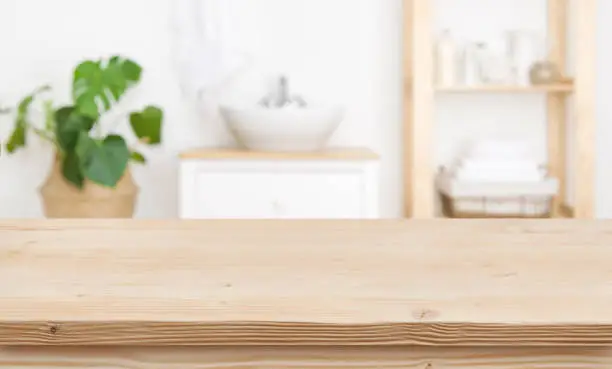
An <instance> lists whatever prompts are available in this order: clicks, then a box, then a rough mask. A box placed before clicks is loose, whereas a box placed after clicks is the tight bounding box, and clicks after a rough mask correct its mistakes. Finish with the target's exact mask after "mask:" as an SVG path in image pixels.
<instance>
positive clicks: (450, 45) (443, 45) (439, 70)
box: [435, 30, 459, 87]
mask: <svg viewBox="0 0 612 369" xmlns="http://www.w3.org/2000/svg"><path fill="white" fill-rule="evenodd" d="M458 60H459V58H458V53H457V45H456V44H455V41H454V40H453V38H452V36H451V33H450V31H449V30H445V31H444V32H442V34H441V35H440V37H439V38H438V41H437V43H436V52H435V64H436V73H435V76H436V78H435V82H436V84H437V86H439V87H453V86H456V85H457V76H458V73H457V64H458Z"/></svg>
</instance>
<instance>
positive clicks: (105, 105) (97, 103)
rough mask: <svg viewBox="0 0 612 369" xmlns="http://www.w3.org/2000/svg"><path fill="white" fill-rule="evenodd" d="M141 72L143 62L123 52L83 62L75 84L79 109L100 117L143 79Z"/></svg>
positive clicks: (84, 113)
mask: <svg viewBox="0 0 612 369" xmlns="http://www.w3.org/2000/svg"><path fill="white" fill-rule="evenodd" d="M141 74H142V68H141V67H140V65H138V64H137V63H136V62H134V61H132V60H129V59H125V58H122V57H120V56H114V57H112V58H110V59H109V60H99V61H91V60H88V61H85V62H83V63H81V64H79V65H78V66H77V67H76V69H75V71H74V79H73V85H72V97H73V99H74V102H75V105H76V107H77V109H78V111H79V112H80V113H81V114H82V115H85V116H88V117H90V118H92V119H94V120H97V119H98V118H99V116H100V115H101V114H102V113H104V112H106V111H108V110H110V108H111V107H112V104H113V103H114V102H117V101H119V100H120V99H121V97H122V96H123V95H124V94H125V92H126V91H127V90H128V89H130V88H131V87H132V86H133V85H135V84H136V83H138V82H139V81H140V77H141Z"/></svg>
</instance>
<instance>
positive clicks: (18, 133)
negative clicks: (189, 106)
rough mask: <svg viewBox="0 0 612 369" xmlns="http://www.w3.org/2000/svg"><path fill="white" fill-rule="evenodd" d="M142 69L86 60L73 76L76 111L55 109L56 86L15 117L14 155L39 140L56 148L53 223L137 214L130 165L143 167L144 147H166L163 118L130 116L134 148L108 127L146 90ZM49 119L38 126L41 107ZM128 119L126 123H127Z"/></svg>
mask: <svg viewBox="0 0 612 369" xmlns="http://www.w3.org/2000/svg"><path fill="white" fill-rule="evenodd" d="M141 74H142V68H141V66H140V65H138V64H137V63H136V62H134V61H132V60H130V59H126V58H123V57H120V56H113V57H111V58H107V59H100V60H87V61H84V62H82V63H80V64H79V65H78V66H77V67H76V68H75V69H74V73H73V82H72V103H71V104H69V105H66V106H59V107H56V106H55V105H54V103H53V102H52V101H51V100H48V99H45V98H44V95H45V92H47V91H49V90H50V87H49V86H43V87H40V88H38V89H36V90H35V91H34V92H33V93H32V94H30V95H28V96H26V97H25V98H23V99H22V100H21V102H20V103H19V104H18V105H17V107H16V108H15V109H13V110H14V127H13V129H12V133H11V134H10V137H9V138H8V140H7V141H6V142H5V144H4V151H5V152H7V153H8V154H13V153H15V152H16V151H18V150H20V149H22V148H25V147H26V145H27V143H28V137H29V136H30V135H31V134H34V135H36V136H38V137H40V138H41V139H43V140H45V141H47V142H49V143H50V144H51V145H52V146H53V148H54V155H55V157H54V160H53V164H52V167H51V170H50V172H49V175H48V177H47V179H46V181H45V182H44V183H43V185H42V187H41V188H40V194H41V198H42V203H43V209H44V213H45V215H46V216H47V217H49V218H129V217H132V216H133V214H134V208H135V204H136V198H137V194H138V187H137V186H136V185H135V183H134V181H133V179H132V176H131V173H130V169H129V164H130V162H133V163H140V164H144V163H145V162H146V160H145V157H144V156H143V155H142V154H141V153H140V152H138V151H137V145H138V144H147V145H159V144H160V143H161V133H162V122H163V111H162V110H161V109H160V108H158V107H155V106H147V107H145V108H144V109H142V110H140V111H134V112H130V113H129V123H130V126H131V128H132V131H133V132H134V134H135V136H136V139H134V140H132V141H134V142H132V143H131V144H128V139H126V138H125V137H124V136H122V135H121V134H119V133H117V132H116V131H115V130H114V128H111V129H106V128H105V127H103V125H102V124H101V123H100V121H101V119H102V118H103V117H104V116H105V115H106V114H108V113H109V112H110V111H111V110H114V108H116V107H117V106H116V104H117V103H118V102H119V101H121V100H122V98H123V97H124V96H125V94H126V93H127V92H128V91H129V90H131V89H132V88H134V87H135V86H136V85H137V84H138V83H139V82H140V78H141ZM39 103H40V105H39V106H41V107H42V109H41V110H42V112H43V114H42V116H43V118H42V119H32V114H31V113H32V110H33V109H34V108H35V106H37V104H39ZM122 117H123V116H122Z"/></svg>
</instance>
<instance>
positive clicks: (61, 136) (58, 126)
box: [55, 106, 95, 152]
mask: <svg viewBox="0 0 612 369" xmlns="http://www.w3.org/2000/svg"><path fill="white" fill-rule="evenodd" d="M94 124H95V121H94V120H93V119H92V118H90V117H88V116H85V115H82V114H80V113H79V112H78V111H77V110H76V108H75V107H73V106H67V107H63V108H61V109H58V110H57V111H56V112H55V137H56V139H57V143H58V145H59V147H61V148H62V149H63V150H64V151H65V152H70V151H73V150H74V148H75V147H76V144H77V140H78V139H79V136H80V134H81V132H89V131H90V130H91V129H92V128H93V126H94Z"/></svg>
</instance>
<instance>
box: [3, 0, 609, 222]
mask: <svg viewBox="0 0 612 369" xmlns="http://www.w3.org/2000/svg"><path fill="white" fill-rule="evenodd" d="M228 1H230V0H228ZM231 1H232V3H233V5H234V8H235V9H238V10H240V11H241V12H238V13H237V14H236V15H235V17H234V19H235V21H236V22H235V23H236V28H235V30H234V32H233V34H232V35H231V37H232V41H233V42H235V43H236V44H237V45H240V46H241V47H245V48H247V49H248V51H249V52H251V53H252V54H253V55H255V56H256V57H257V59H256V60H257V62H258V63H257V64H256V65H255V66H254V68H253V70H251V74H250V76H251V77H253V76H255V77H253V78H250V79H249V78H247V79H245V80H244V83H246V81H251V82H252V81H257V82H260V81H262V79H261V78H259V77H261V76H263V77H265V76H267V74H268V73H269V72H274V71H286V72H288V73H289V74H290V75H291V76H292V79H293V80H294V82H295V88H296V89H299V90H300V92H303V93H305V94H307V95H309V96H315V97H317V98H320V99H325V100H332V101H338V102H340V103H344V104H346V105H347V106H348V107H349V115H348V119H347V121H346V123H345V124H344V125H343V126H342V127H341V129H340V130H339V131H338V133H337V134H336V136H335V137H334V138H333V142H332V144H334V145H344V144H346V145H365V146H370V147H371V148H373V149H375V150H376V151H378V152H379V153H380V154H381V155H382V158H383V178H382V180H383V190H384V195H383V214H384V215H385V216H388V217H395V216H398V215H399V214H400V208H401V201H400V193H401V183H400V181H401V175H400V173H401V165H400V148H401V141H400V140H401V88H402V86H401V0H231ZM544 3H545V1H544V0H538V1H534V0H495V1H491V0H461V1H456V0H437V1H436V4H437V7H438V11H439V19H438V24H437V28H438V29H440V28H442V27H447V26H451V27H453V29H456V30H457V31H458V32H460V33H461V34H462V35H464V36H466V37H482V35H493V34H499V32H501V31H502V30H503V29H505V28H520V27H530V28H540V29H543V27H544V23H543V19H544ZM600 3H601V4H600V5H601V10H600V29H599V34H600V35H605V34H608V33H610V32H611V30H610V29H609V28H610V27H612V26H611V25H610V24H612V22H611V21H612V19H609V17H612V2H611V1H610V0H601V1H600ZM172 4H173V0H105V1H93V0H53V1H49V0H2V1H1V2H0V45H1V46H2V59H1V62H0V101H1V100H3V99H4V100H5V101H6V100H8V101H14V100H15V98H17V97H18V96H20V94H23V93H26V92H27V91H29V90H30V89H32V88H33V87H35V86H36V85H37V84H40V83H41V82H52V83H53V84H54V85H56V86H57V87H58V90H57V92H56V94H57V98H58V99H59V100H60V101H66V100H67V97H68V85H69V82H70V75H69V73H70V70H71V68H72V66H73V65H74V64H75V63H76V62H77V61H78V60H80V59H82V58H85V57H97V56H99V55H102V54H109V53H123V54H126V55H129V56H131V57H133V58H135V59H136V60H138V61H139V62H141V63H142V64H143V65H144V67H145V72H146V74H145V78H144V82H143V84H142V88H141V90H140V92H139V93H138V94H137V95H133V96H132V101H131V103H133V104H135V105H138V104H139V103H147V102H157V103H159V104H162V105H163V106H164V108H165V109H166V113H167V118H168V119H167V122H166V124H167V125H166V129H165V145H164V146H163V147H162V148H161V149H156V150H154V151H151V152H150V153H149V156H150V165H149V166H147V167H145V168H137V169H136V176H137V179H138V181H139V183H140V185H141V187H142V195H141V201H140V205H139V208H138V214H137V215H138V216H139V217H155V218H166V217H174V216H176V183H175V182H176V170H177V168H176V165H177V161H176V155H177V153H178V152H180V151H181V150H183V149H186V148H190V147H193V146H199V145H216V144H226V143H230V142H231V138H230V137H229V136H228V135H227V133H226V132H225V131H224V129H223V127H222V125H220V124H219V122H216V121H211V120H209V119H205V118H203V117H202V115H199V114H198V112H197V110H196V109H195V108H194V107H193V106H192V105H191V104H190V103H189V102H188V101H187V100H186V99H184V98H183V97H182V96H181V93H180V89H179V86H178V84H177V80H176V74H175V70H174V64H173V57H172V50H173V49H172V45H173V44H172V33H171V32H170V14H171V13H172ZM604 42H605V40H600V41H599V45H601V47H600V51H601V53H600V56H599V65H601V66H609V65H612V63H611V62H612V52H610V51H608V50H609V48H608V47H606V46H607V45H606V44H605V43H604ZM599 71H600V83H599V86H598V93H599V102H600V105H599V111H598V117H599V135H598V137H599V139H600V141H599V142H598V149H599V163H598V164H599V167H598V168H599V172H598V182H597V183H598V192H597V196H598V206H599V209H598V212H599V215H600V216H602V217H609V216H610V217H612V191H610V190H608V189H609V188H612V176H611V175H610V174H609V171H608V170H607V166H608V165H609V164H608V162H609V161H608V160H607V158H608V157H609V156H610V154H612V149H611V148H610V146H611V145H610V144H609V142H611V141H612V125H611V124H610V123H609V122H610V119H612V104H606V101H605V98H606V96H608V95H610V92H612V91H610V90H611V89H612V87H610V86H612V84H610V83H609V82H607V81H609V80H610V77H611V74H612V71H611V70H610V68H600V70H599ZM540 103H541V98H539V97H534V96H523V97H515V96H442V97H440V99H439V102H438V122H437V130H438V140H439V141H438V146H437V155H438V157H439V159H440V161H443V160H444V159H446V158H448V157H449V156H450V155H452V153H453V151H454V150H455V149H456V146H457V144H458V142H460V140H461V139H463V138H467V137H469V136H471V135H482V134H487V133H491V132H493V131H496V132H498V133H499V132H500V131H501V132H505V133H506V134H524V135H527V136H529V137H532V138H533V139H534V140H535V141H537V142H540V145H541V146H540V147H541V148H542V153H543V152H544V150H543V148H544V146H543V144H542V141H538V140H541V139H543V137H544V115H543V110H542V108H541V104H540ZM1 126H2V128H1V129H0V134H2V135H3V136H2V137H6V135H5V134H6V131H7V130H6V128H8V127H7V126H8V122H7V121H5V120H4V121H2V124H1ZM49 160H50V156H49V153H48V149H47V148H45V147H42V146H40V145H34V146H33V147H30V148H29V149H28V150H27V151H25V152H23V153H21V154H19V155H17V156H16V157H13V158H6V157H3V158H1V159H0V217H12V218H26V217H38V216H40V215H41V210H40V206H39V202H38V198H37V196H36V189H37V187H38V186H39V184H40V182H41V181H42V180H43V178H44V174H45V171H46V169H47V166H48V165H49Z"/></svg>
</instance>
